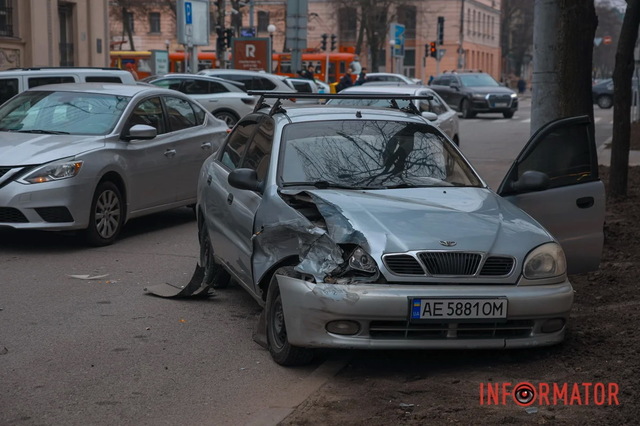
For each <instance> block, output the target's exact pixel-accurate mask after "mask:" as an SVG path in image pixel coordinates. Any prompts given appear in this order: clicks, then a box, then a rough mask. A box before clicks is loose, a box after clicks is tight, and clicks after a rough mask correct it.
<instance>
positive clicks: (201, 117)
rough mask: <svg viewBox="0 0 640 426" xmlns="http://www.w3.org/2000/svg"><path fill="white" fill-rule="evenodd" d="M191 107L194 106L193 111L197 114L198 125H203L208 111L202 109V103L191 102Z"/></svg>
mask: <svg viewBox="0 0 640 426" xmlns="http://www.w3.org/2000/svg"><path fill="white" fill-rule="evenodd" d="M191 108H193V113H194V114H195V117H196V125H198V126H199V125H201V124H202V123H204V118H205V117H206V116H207V113H206V111H205V110H204V109H202V108H201V107H200V105H197V104H194V103H192V104H191Z"/></svg>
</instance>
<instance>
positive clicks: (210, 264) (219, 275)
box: [200, 225, 231, 288]
mask: <svg viewBox="0 0 640 426" xmlns="http://www.w3.org/2000/svg"><path fill="white" fill-rule="evenodd" d="M200 264H201V266H202V268H203V269H204V277H203V278H202V283H203V284H206V285H210V286H211V287H213V288H225V287H227V286H229V282H230V281H231V275H229V273H228V272H227V271H225V269H224V268H223V267H222V266H220V265H219V264H218V263H216V260H215V258H214V257H213V247H212V246H211V237H209V231H208V230H207V227H206V225H202V227H201V229H200Z"/></svg>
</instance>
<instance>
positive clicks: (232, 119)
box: [213, 111, 238, 127]
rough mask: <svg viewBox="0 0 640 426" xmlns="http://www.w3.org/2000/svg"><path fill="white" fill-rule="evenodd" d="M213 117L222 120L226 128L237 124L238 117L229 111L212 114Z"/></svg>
mask: <svg viewBox="0 0 640 426" xmlns="http://www.w3.org/2000/svg"><path fill="white" fill-rule="evenodd" d="M213 116H214V117H215V118H217V119H218V120H222V121H224V122H225V123H227V126H229V127H233V126H235V125H236V123H237V122H238V117H236V115H235V114H234V113H232V112H229V111H218V112H216V113H214V114H213Z"/></svg>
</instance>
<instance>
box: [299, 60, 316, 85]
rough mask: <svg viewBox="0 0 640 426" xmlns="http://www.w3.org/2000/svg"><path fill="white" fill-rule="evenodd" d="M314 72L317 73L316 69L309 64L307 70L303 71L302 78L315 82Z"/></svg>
mask: <svg viewBox="0 0 640 426" xmlns="http://www.w3.org/2000/svg"><path fill="white" fill-rule="evenodd" d="M314 71H315V67H314V66H313V65H312V64H309V65H308V66H307V69H306V70H304V71H302V73H301V75H302V78H306V79H307V80H312V81H315V77H314V75H313V74H314Z"/></svg>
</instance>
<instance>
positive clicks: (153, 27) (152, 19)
mask: <svg viewBox="0 0 640 426" xmlns="http://www.w3.org/2000/svg"><path fill="white" fill-rule="evenodd" d="M149 32H150V33H160V32H162V31H160V14H159V13H158V12H151V13H150V14H149Z"/></svg>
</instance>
